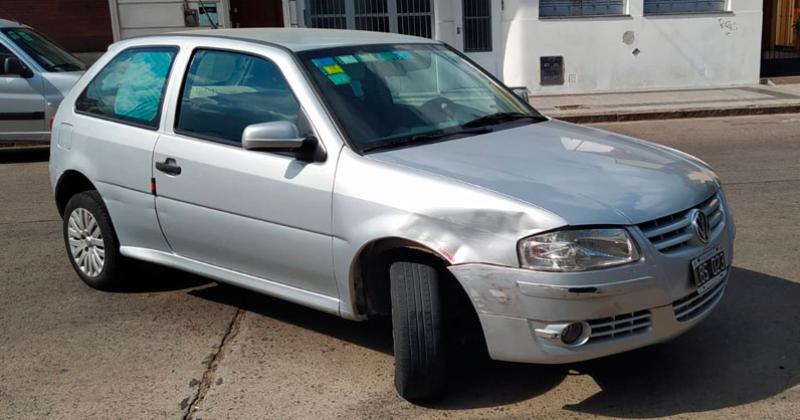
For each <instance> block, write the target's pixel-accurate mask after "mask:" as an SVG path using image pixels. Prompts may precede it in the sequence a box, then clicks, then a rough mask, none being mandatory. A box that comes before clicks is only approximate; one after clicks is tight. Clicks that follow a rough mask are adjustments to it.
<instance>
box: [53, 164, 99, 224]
mask: <svg viewBox="0 0 800 420" xmlns="http://www.w3.org/2000/svg"><path fill="white" fill-rule="evenodd" d="M91 190H97V188H96V187H95V185H94V184H93V183H92V181H90V180H89V178H88V177H87V176H86V175H84V174H82V173H81V172H79V171H76V170H74V169H70V170H67V171H64V173H63V174H61V176H60V177H59V178H58V182H57V183H56V188H55V200H56V208H57V209H58V214H59V215H61V216H62V217H63V216H64V209H65V208H66V207H67V202H68V201H69V199H70V198H71V197H72V196H74V195H75V194H78V193H80V192H83V191H91Z"/></svg>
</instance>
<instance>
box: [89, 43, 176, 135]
mask: <svg viewBox="0 0 800 420" xmlns="http://www.w3.org/2000/svg"><path fill="white" fill-rule="evenodd" d="M177 52H178V49H177V48H176V47H146V48H133V49H128V50H125V51H123V52H121V53H119V54H118V55H117V56H116V57H114V58H113V59H112V60H111V61H110V62H109V63H108V64H107V65H106V66H105V67H104V68H103V70H101V71H100V72H99V73H98V74H97V76H95V78H94V79H93V80H92V81H91V82H90V83H89V84H88V85H87V86H86V89H84V91H83V92H82V93H81V95H80V96H79V97H78V100H77V101H76V102H75V109H76V111H78V112H80V113H84V114H89V115H93V116H97V117H101V118H104V119H111V120H116V121H120V122H124V123H129V124H132V125H137V126H143V127H146V128H158V123H159V117H160V116H161V105H162V102H163V99H162V98H163V96H164V88H165V86H166V82H167V78H168V77H169V72H170V69H171V67H172V62H173V60H174V59H175V55H176V54H177Z"/></svg>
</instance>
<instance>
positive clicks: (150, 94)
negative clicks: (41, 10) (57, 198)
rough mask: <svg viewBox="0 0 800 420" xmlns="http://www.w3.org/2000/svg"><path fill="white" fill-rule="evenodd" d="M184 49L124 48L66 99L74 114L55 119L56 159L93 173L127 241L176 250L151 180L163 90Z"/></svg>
mask: <svg viewBox="0 0 800 420" xmlns="http://www.w3.org/2000/svg"><path fill="white" fill-rule="evenodd" d="M177 54H178V48H177V47H175V46H138V47H131V48H127V49H125V50H122V51H119V52H118V53H117V54H116V55H114V56H113V57H110V59H109V60H108V61H105V62H104V63H101V64H102V69H100V70H99V71H96V72H94V73H93V74H90V75H89V77H90V78H91V81H90V82H89V83H88V84H87V85H86V86H85V87H83V88H81V87H78V89H82V90H81V93H80V95H78V97H77V99H76V100H75V102H74V107H72V106H71V105H72V104H64V105H65V106H68V107H69V108H72V109H74V114H73V115H72V116H71V118H69V119H67V121H66V122H64V123H62V124H60V126H58V127H55V132H56V133H57V134H56V135H57V136H58V141H57V147H54V148H52V150H51V155H52V156H55V158H54V159H53V161H54V162H59V163H60V164H62V165H65V167H62V168H61V169H62V170H66V169H75V170H77V171H79V172H81V173H83V174H84V175H86V176H87V177H88V178H89V179H90V180H91V181H92V183H93V184H94V185H95V187H97V190H98V191H99V192H100V195H101V196H102V197H103V201H104V202H105V204H106V207H107V208H108V211H109V213H110V216H111V220H113V221H114V230H115V231H116V234H117V237H118V239H119V242H120V245H121V246H123V247H126V248H140V249H151V250H161V251H168V250H169V247H168V246H167V244H166V242H165V240H164V235H163V234H162V233H161V228H160V226H159V224H158V220H157V219H156V211H155V197H153V194H152V191H151V187H150V184H151V178H152V170H151V167H152V160H153V149H154V148H155V145H156V141H157V140H158V130H159V126H160V124H161V119H162V115H163V114H162V105H163V99H162V98H163V93H164V91H165V90H166V87H167V84H168V80H169V74H170V71H171V68H172V65H173V62H174V60H175V57H176V56H177ZM107 58H109V57H104V58H103V60H106V59H107ZM69 108H67V109H69ZM62 109H63V108H62Z"/></svg>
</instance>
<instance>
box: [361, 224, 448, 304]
mask: <svg viewBox="0 0 800 420" xmlns="http://www.w3.org/2000/svg"><path fill="white" fill-rule="evenodd" d="M397 261H412V262H420V263H425V264H430V265H432V266H434V267H437V268H438V269H439V270H440V271H441V273H442V275H444V276H448V277H452V274H450V272H449V270H447V267H448V266H450V265H451V263H450V262H449V261H448V259H447V258H446V257H445V256H443V255H441V254H440V253H438V252H436V251H434V250H432V249H431V248H429V247H427V246H425V245H423V244H421V243H419V242H416V241H413V240H410V239H406V238H401V237H385V238H380V239H375V240H373V241H370V242H368V243H366V244H365V245H364V246H362V247H361V248H360V249H359V251H358V252H357V253H356V255H355V256H354V258H353V260H352V263H351V265H350V284H351V290H352V291H353V294H354V297H355V300H354V302H355V306H356V308H355V309H356V311H357V312H358V313H360V314H362V315H366V316H371V315H388V314H389V313H390V312H389V311H390V310H391V304H390V302H389V267H390V266H391V264H392V263H394V262H397ZM453 280H455V279H453Z"/></svg>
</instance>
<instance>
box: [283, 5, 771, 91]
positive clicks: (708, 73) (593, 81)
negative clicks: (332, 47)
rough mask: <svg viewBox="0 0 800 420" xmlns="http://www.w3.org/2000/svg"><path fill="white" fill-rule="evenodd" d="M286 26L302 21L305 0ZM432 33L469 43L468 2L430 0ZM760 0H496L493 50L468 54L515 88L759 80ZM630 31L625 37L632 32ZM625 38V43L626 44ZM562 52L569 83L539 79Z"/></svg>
mask: <svg viewBox="0 0 800 420" xmlns="http://www.w3.org/2000/svg"><path fill="white" fill-rule="evenodd" d="M284 1H285V3H284V5H285V9H287V10H291V11H292V12H293V13H294V12H295V11H296V16H293V18H292V19H290V20H287V26H298V24H299V26H303V19H302V11H303V9H304V6H305V0H296V1H295V0H284ZM432 1H433V6H434V8H433V10H434V16H433V19H434V37H435V38H436V39H438V40H441V41H444V42H446V43H448V44H450V45H453V46H454V47H456V48H461V47H462V46H463V33H462V32H461V31H462V28H463V22H462V18H461V16H462V13H461V7H462V4H463V2H462V0H432ZM761 1H762V0H728V2H729V3H728V6H727V7H728V10H730V11H729V12H721V13H707V14H673V15H659V16H654V15H648V16H644V13H643V7H644V0H627V1H626V6H625V10H626V16H616V17H610V16H606V17H603V16H598V17H573V18H559V19H540V17H539V0H503V1H501V0H492V3H493V7H492V10H493V12H494V13H496V15H495V16H493V17H492V36H493V51H492V52H488V53H487V52H483V53H474V54H468V55H469V56H470V57H471V58H473V59H474V60H475V61H477V62H478V63H479V64H481V65H482V66H483V67H485V68H486V69H487V70H489V71H490V72H492V73H494V74H496V75H498V76H500V78H501V79H503V80H504V81H505V83H506V84H508V85H510V86H527V87H528V89H530V90H531V91H534V92H538V93H539V94H547V93H554V94H560V93H580V92H597V91H616V90H637V89H660V88H666V89H675V88H697V87H710V86H730V85H742V84H755V83H758V80H759V70H760V61H761V60H760V56H761V26H762V11H761V7H762V4H761ZM626 34H627V35H626ZM625 41H627V42H625ZM542 56H563V57H564V68H565V71H564V79H565V80H564V84H563V85H558V86H542V85H541V84H540V76H541V74H540V57H542Z"/></svg>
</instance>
